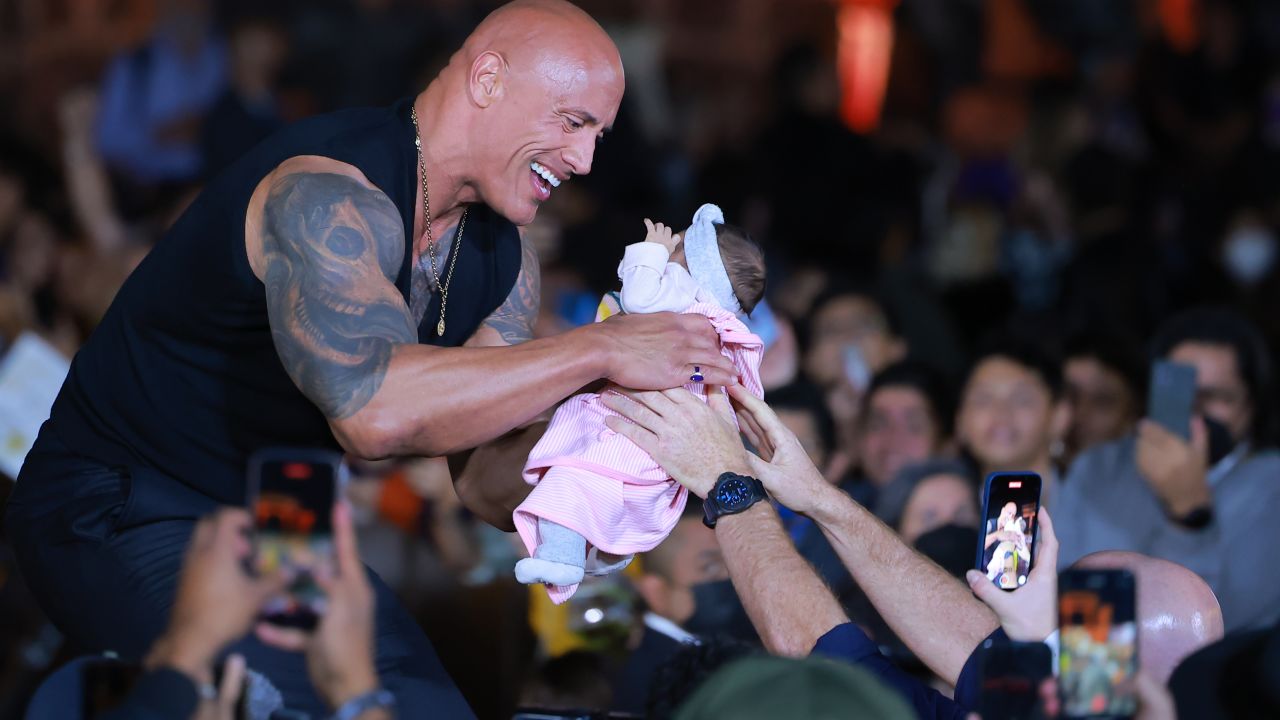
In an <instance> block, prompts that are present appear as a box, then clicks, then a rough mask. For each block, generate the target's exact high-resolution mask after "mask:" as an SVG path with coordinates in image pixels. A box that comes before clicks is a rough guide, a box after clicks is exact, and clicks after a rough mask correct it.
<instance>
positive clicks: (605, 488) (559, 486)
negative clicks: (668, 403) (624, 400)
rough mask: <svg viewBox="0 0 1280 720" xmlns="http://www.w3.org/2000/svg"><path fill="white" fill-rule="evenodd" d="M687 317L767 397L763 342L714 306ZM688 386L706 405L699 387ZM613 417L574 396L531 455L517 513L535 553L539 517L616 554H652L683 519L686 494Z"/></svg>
mask: <svg viewBox="0 0 1280 720" xmlns="http://www.w3.org/2000/svg"><path fill="white" fill-rule="evenodd" d="M685 312H686V313H698V314H701V315H705V316H706V317H707V319H708V320H710V321H711V325H712V326H713V327H714V328H715V329H716V332H718V333H719V334H720V345H721V350H720V351H721V352H722V353H723V354H724V356H725V357H727V358H730V359H731V360H733V363H734V365H735V366H736V367H737V368H738V373H739V382H741V383H742V384H743V386H744V387H746V388H747V390H749V391H750V392H752V393H754V394H755V395H756V396H757V397H763V396H764V390H763V389H762V388H761V385H760V358H761V355H762V354H763V352H764V348H763V344H762V343H761V341H760V338H759V337H757V336H756V335H753V334H752V333H751V332H750V331H749V330H747V327H746V325H744V324H743V323H742V321H741V320H739V319H738V318H737V317H736V316H734V314H733V313H731V312H729V311H727V310H724V309H722V308H720V307H718V306H716V305H713V304H710V303H697V304H694V305H692V306H690V307H689V308H688V309H687V310H686V311H685ZM685 388H686V389H687V390H688V391H689V392H691V393H694V394H695V395H697V396H699V397H701V398H702V399H703V400H704V401H705V400H706V388H705V387H704V386H703V385H702V384H701V383H690V384H688V385H685ZM605 392H610V391H609V390H605ZM609 415H616V413H614V412H613V411H612V410H610V409H609V408H607V407H605V406H604V404H603V403H602V402H601V401H600V395H599V394H596V393H583V394H581V395H575V396H574V397H572V398H569V399H568V400H566V401H565V402H564V404H563V405H561V406H560V407H559V408H558V409H557V410H556V413H555V417H553V418H552V419H551V424H550V425H549V426H548V427H547V432H546V434H545V435H543V436H542V439H541V440H539V441H538V444H537V445H536V446H534V448H533V450H532V452H530V453H529V460H528V462H527V463H526V464H525V467H524V478H525V481H526V482H528V483H529V484H531V485H533V486H534V488H533V490H532V492H530V493H529V496H528V497H527V498H525V500H524V502H523V503H521V504H520V506H519V507H517V508H516V510H515V514H514V520H515V525H516V530H517V531H518V532H519V533H520V539H521V540H523V541H524V545H525V548H526V549H528V551H529V554H530V555H533V551H534V549H535V548H537V546H538V518H540V517H541V518H546V519H548V520H550V521H552V522H555V523H558V524H560V525H563V526H565V527H567V528H569V529H571V530H574V531H576V532H578V533H580V534H581V535H582V536H583V537H585V538H586V539H587V543H588V544H589V546H595V547H597V548H599V549H600V550H601V551H603V552H607V553H612V554H614V555H631V554H634V553H638V552H645V551H648V550H652V549H653V548H654V547H655V546H657V544H658V543H660V542H662V540H663V539H664V538H665V537H666V536H667V534H668V533H670V532H671V529H672V528H673V527H675V524H676V521H678V520H679V519H680V514H681V513H682V512H683V511H684V504H685V501H686V499H687V496H688V491H687V490H685V489H684V488H683V487H681V486H680V485H679V484H678V483H676V482H675V481H674V480H672V479H671V477H670V476H669V475H667V473H666V471H665V470H663V469H662V468H661V467H660V466H659V465H658V463H657V462H655V461H654V459H653V458H652V457H650V456H649V454H648V453H646V452H645V451H643V450H641V449H640V448H639V447H638V446H637V445H636V444H635V443H633V442H631V441H630V440H628V439H627V438H625V437H623V436H621V435H619V434H617V433H615V432H613V431H612V430H610V429H609V428H608V427H607V426H606V425H605V422H604V420H605V418H606V417H608V416H609ZM577 588H578V586H577V585H569V586H548V587H547V591H548V593H549V594H550V595H551V599H552V600H553V601H555V602H556V603H557V604H559V603H562V602H564V601H565V600H568V599H569V598H570V597H571V596H572V595H573V593H574V592H575V591H576V590H577Z"/></svg>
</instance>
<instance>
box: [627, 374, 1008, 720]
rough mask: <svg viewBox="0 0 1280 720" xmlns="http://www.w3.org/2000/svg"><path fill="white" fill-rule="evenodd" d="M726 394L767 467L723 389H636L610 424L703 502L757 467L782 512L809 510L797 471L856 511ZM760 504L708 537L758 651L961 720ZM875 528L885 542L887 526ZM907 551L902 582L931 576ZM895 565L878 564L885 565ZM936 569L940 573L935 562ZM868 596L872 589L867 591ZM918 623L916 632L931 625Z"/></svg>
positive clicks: (779, 433) (778, 429)
mask: <svg viewBox="0 0 1280 720" xmlns="http://www.w3.org/2000/svg"><path fill="white" fill-rule="evenodd" d="M730 392H731V393H733V397H734V400H736V401H737V402H738V403H740V404H741V410H740V413H739V417H742V418H743V423H744V427H750V426H755V427H756V428H761V427H763V428H764V429H763V430H760V431H756V430H753V431H752V432H751V440H752V444H753V445H754V446H755V447H756V448H758V449H760V450H761V452H763V453H764V455H765V457H770V458H771V462H769V463H766V462H765V461H762V460H761V459H760V458H758V457H756V456H754V455H751V454H749V453H745V452H744V449H743V447H742V442H741V440H740V439H739V437H738V434H737V431H736V429H735V427H734V425H733V424H732V422H731V421H730V420H729V418H730V417H732V416H731V414H730V412H729V408H728V404H729V403H728V399H727V398H726V397H725V396H724V394H723V393H715V394H714V395H713V397H712V399H711V400H710V401H709V402H708V403H706V404H703V403H698V405H699V406H700V407H694V406H693V404H692V397H689V396H688V393H685V392H684V391H683V390H682V389H676V390H671V391H666V392H662V393H655V392H647V393H633V394H631V395H630V396H629V397H630V398H631V401H628V400H623V399H619V398H617V397H610V398H609V399H608V400H606V403H607V404H608V405H609V406H610V407H611V408H613V409H614V410H616V411H617V412H619V413H620V414H622V415H623V416H624V417H626V418H628V419H629V420H631V422H627V421H626V420H623V419H620V418H612V419H610V421H609V425H610V427H611V428H612V429H614V430H615V431H617V432H619V433H622V434H624V435H626V436H627V437H629V438H631V439H632V440H633V441H635V442H637V443H638V444H640V445H641V447H644V448H645V449H646V450H647V451H648V452H650V454H653V455H654V458H655V459H656V460H658V461H659V462H660V463H661V464H662V466H663V467H664V468H665V469H666V470H667V471H668V472H669V473H671V476H672V477H674V478H675V479H676V480H677V481H679V482H681V483H682V484H684V485H685V486H686V487H688V488H689V491H690V492H692V493H694V494H696V495H699V496H702V497H707V496H708V494H710V493H711V492H712V491H713V488H714V486H716V485H717V484H718V483H719V482H720V481H719V480H717V478H718V477H719V476H720V474H721V473H722V472H726V471H727V472H729V473H737V474H739V475H744V474H746V473H747V472H749V471H750V467H751V466H755V468H756V472H757V473H759V474H760V475H762V476H768V478H769V479H768V480H766V482H767V483H768V484H769V486H770V488H771V490H772V492H773V494H774V495H775V496H776V497H777V498H778V500H779V501H781V502H783V503H786V504H788V505H789V506H793V507H804V508H805V510H806V511H810V510H811V506H809V505H806V504H804V503H803V497H804V496H803V495H802V494H792V493H787V492H783V490H784V489H785V486H786V484H787V482H788V480H786V479H784V477H785V476H787V475H789V474H791V473H792V472H798V473H800V474H802V475H803V476H804V480H803V484H804V485H806V486H807V488H808V489H809V491H811V492H819V493H821V492H825V493H827V494H828V495H829V496H832V499H833V502H835V501H834V498H839V502H843V503H847V504H848V505H849V506H852V507H854V508H857V509H859V510H861V507H860V506H858V505H857V504H856V503H854V502H853V501H852V500H851V499H849V498H848V496H846V495H845V494H844V493H841V492H839V491H838V490H836V489H834V488H832V487H831V485H830V484H829V483H827V482H825V481H824V480H822V478H821V476H820V475H819V474H818V472H817V468H816V467H814V466H813V464H812V463H811V462H809V460H808V458H806V457H805V456H804V452H803V450H802V449H801V448H800V444H799V442H798V441H797V439H796V437H795V436H794V435H792V434H791V433H790V432H788V431H787V430H786V428H785V427H783V426H782V424H781V423H780V422H778V419H777V416H776V415H774V414H773V413H772V412H771V411H769V409H768V406H766V405H765V404H764V403H763V402H762V401H760V400H758V399H756V398H755V397H754V396H753V397H751V398H750V399H747V398H746V397H745V395H747V394H749V393H743V392H741V388H737V387H736V386H735V387H734V388H733V389H731V390H730ZM717 396H718V397H717ZM693 438H698V440H697V442H696V443H695V442H692V439H693ZM761 471H768V473H765V472H761ZM819 488H820V490H819ZM763 499H764V494H763V493H762V492H761V493H759V494H757V495H755V500H756V502H754V503H753V504H751V505H750V507H748V508H747V509H745V510H741V511H739V512H737V513H732V514H726V515H724V516H723V517H720V518H718V519H717V520H716V521H715V534H716V538H717V539H718V540H719V542H720V545H721V547H722V549H723V552H724V558H725V564H726V566H727V567H728V569H729V575H730V577H731V578H732V580H733V585H734V587H735V588H736V589H737V591H738V595H739V597H741V598H742V602H743V605H744V607H745V608H746V610H747V614H748V615H749V616H750V618H751V621H752V623H753V624H754V625H755V627H756V629H757V630H758V631H759V632H760V637H761V639H762V640H763V641H764V645H765V648H766V649H768V650H769V651H770V652H773V653H775V654H778V655H785V656H792V657H800V656H804V655H808V654H810V653H815V654H822V655H834V656H837V657H839V658H842V659H845V660H847V661H849V662H852V663H855V664H858V665H860V666H862V667H863V668H865V669H866V670H869V671H870V672H871V673H872V674H874V675H875V676H876V677H877V678H878V679H880V680H881V681H882V682H884V683H886V684H889V685H891V686H892V687H893V688H894V689H896V690H897V691H899V692H900V693H902V694H903V695H904V696H906V697H907V698H908V699H909V700H910V702H911V703H912V705H913V706H914V707H915V708H916V710H917V712H919V713H920V714H921V716H923V717H936V718H954V719H956V720H959V718H962V717H964V709H963V708H961V707H960V706H958V705H957V704H956V703H954V702H952V701H951V700H949V699H948V698H946V697H943V696H942V695H940V694H939V693H938V692H937V691H936V690H933V689H932V688H929V687H928V686H927V685H924V684H923V683H922V682H920V681H919V680H916V679H914V678H911V677H909V676H907V675H906V674H905V673H903V672H902V671H901V670H899V669H898V668H896V667H895V666H894V665H893V664H892V663H891V662H889V660H888V659H887V658H886V657H884V656H883V655H882V654H881V653H880V651H879V649H878V648H877V647H876V646H875V644H874V643H872V642H871V640H870V639H869V638H868V637H867V636H866V635H865V634H863V632H862V631H861V630H860V629H858V628H857V627H856V626H855V625H854V624H853V623H851V622H849V618H848V617H847V616H846V615H845V613H844V611H843V610H842V609H841V608H840V605H839V603H838V602H837V601H836V598H835V596H834V595H832V593H831V590H830V589H828V588H827V586H826V585H825V584H824V583H823V582H822V580H821V578H819V577H818V574H817V573H816V572H814V570H813V568H812V567H811V566H809V564H808V563H806V562H805V561H804V560H803V559H802V558H801V557H800V555H799V553H797V552H796V551H795V549H794V548H792V547H791V543H790V542H788V540H787V535H786V532H785V531H784V529H783V526H782V524H781V522H780V521H779V519H778V516H777V514H776V513H775V512H774V510H773V509H772V507H771V506H770V505H769V504H768V503H766V502H759V501H760V500H763ZM793 503H794V504H793ZM863 512H864V513H865V511H863ZM872 522H874V520H873V521H872ZM876 524H877V525H879V523H876ZM879 527H880V529H881V530H883V531H884V532H885V533H886V534H887V535H889V536H890V537H891V538H892V533H891V532H889V531H888V529H887V528H884V526H883V525H880V526H879ZM842 540H843V539H842ZM891 544H892V545H895V546H898V547H902V548H903V549H906V548H905V546H902V545H901V543H900V542H899V541H897V540H896V539H893V540H891ZM837 547H840V545H839V544H837ZM881 547H882V546H881V545H878V544H873V545H870V546H868V547H866V548H862V547H860V548H859V550H858V552H859V553H866V554H870V555H876V556H877V558H878V559H880V556H879V555H878V553H877V551H878V550H880V549H881ZM906 552H907V553H910V555H911V557H913V558H915V559H916V561H917V562H916V563H914V564H913V565H907V564H899V565H898V566H897V568H896V569H895V572H897V573H901V574H904V575H905V576H908V577H909V576H911V575H912V573H914V572H915V571H917V570H918V571H921V572H922V578H921V579H923V577H924V576H927V575H928V574H930V573H931V572H932V571H930V570H929V567H930V565H931V564H930V563H929V562H928V561H927V560H924V559H923V558H920V557H919V556H918V555H916V554H915V553H914V552H912V551H911V550H909V549H906ZM893 559H895V558H883V560H886V561H890V562H892V560H893ZM933 570H936V571H937V572H938V573H941V571H940V570H937V568H936V566H934V567H933ZM942 577H943V578H945V579H946V580H947V582H949V583H951V586H952V588H959V583H958V582H957V581H955V580H953V579H951V578H949V577H947V576H946V575H945V573H943V574H942ZM913 585H914V583H913ZM907 587H908V586H906V585H901V586H900V587H898V588H884V589H883V590H885V591H887V592H889V593H891V594H893V595H895V596H897V597H900V598H901V597H903V596H905V597H906V598H907V599H908V600H910V599H911V597H912V596H913V595H914V594H915V593H912V592H910V591H907V590H906V588H907ZM959 589H962V588H959ZM900 591H905V592H900ZM868 593H869V594H871V593H872V590H871V589H870V588H868ZM957 597H960V598H963V599H964V600H965V602H966V603H967V604H970V605H971V606H973V604H976V607H978V608H979V609H981V607H982V606H981V603H978V602H977V601H972V603H970V602H969V601H971V600H972V598H971V597H969V595H968V591H967V590H964V591H963V592H962V593H961V594H959V595H957ZM945 615H946V613H940V612H936V609H935V611H934V612H933V614H932V615H931V617H933V618H935V619H936V618H939V617H944V616H945ZM919 624H920V625H921V626H922V627H923V626H924V625H929V624H930V623H919ZM931 629H932V630H938V629H939V628H937V627H934V628H931ZM926 632H927V631H926ZM691 702H694V701H692V700H691ZM721 709H726V708H721ZM677 717H680V716H679V715H678V716H677Z"/></svg>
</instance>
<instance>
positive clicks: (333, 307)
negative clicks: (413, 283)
mask: <svg viewBox="0 0 1280 720" xmlns="http://www.w3.org/2000/svg"><path fill="white" fill-rule="evenodd" d="M263 214H264V223H263V227H264V230H263V234H264V236H263V250H264V255H265V259H266V272H265V273H264V276H263V282H264V284H265V285H266V295H267V316H268V318H269V320H270V322H271V335H272V338H273V339H274V340H275V345H276V351H277V352H278V353H279V355H280V360H281V362H282V363H283V364H284V368H285V370H286V371H287V372H288V373H289V377H291V378H293V382H294V383H295V384H296V385H297V386H298V388H299V389H300V390H301V391H302V392H303V394H304V395H306V396H307V397H308V398H310V399H311V401H312V402H314V403H315V404H316V405H317V406H318V407H319V408H320V410H321V411H322V412H324V414H325V416H326V417H328V418H330V419H342V418H346V417H349V416H351V415H354V414H355V413H356V412H358V411H359V410H360V409H361V408H363V407H364V406H365V405H366V404H367V403H368V402H369V400H370V399H371V398H372V397H373V396H374V394H376V393H377V392H378V388H379V387H380V386H381V385H382V380H383V377H384V376H385V375H386V372H387V366H388V364H389V363H390V362H391V353H392V350H393V349H394V348H395V346H397V345H400V344H404V343H412V342H414V341H415V339H416V334H415V332H414V327H413V323H412V322H411V320H410V318H409V309H408V307H406V305H405V303H404V299H403V297H402V296H401V295H400V292H399V291H398V290H397V289H396V287H395V277H396V273H397V272H398V271H399V269H400V263H401V262H402V261H403V259H404V243H405V238H404V227H403V225H402V221H401V218H400V213H399V211H397V209H396V207H395V205H394V204H392V202H391V200H390V199H389V198H388V197H387V196H386V195H385V194H384V193H382V192H380V191H379V190H377V189H375V188H371V187H369V186H367V185H364V184H362V183H360V182H359V181H357V180H355V179H353V178H350V177H347V176H345V175H337V174H330V173H297V174H293V175H288V176H286V177H284V178H282V179H280V180H279V181H278V182H276V184H275V185H274V186H273V187H272V188H271V192H270V194H269V196H268V197H267V202H266V206H265V208H264V211H263Z"/></svg>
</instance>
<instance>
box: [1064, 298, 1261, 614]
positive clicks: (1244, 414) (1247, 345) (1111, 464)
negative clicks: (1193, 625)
mask: <svg viewBox="0 0 1280 720" xmlns="http://www.w3.org/2000/svg"><path fill="white" fill-rule="evenodd" d="M1152 351H1153V356H1154V357H1155V358H1164V359H1168V360H1172V361H1175V362H1181V363H1187V364H1190V365H1194V366H1195V368H1196V383H1197V388H1198V392H1197V400H1196V406H1195V417H1194V419H1193V421H1192V423H1191V439H1190V440H1189V441H1187V440H1183V439H1182V438H1181V437H1179V436H1178V435H1175V434H1174V433H1172V432H1170V431H1168V430H1167V429H1165V428H1163V427H1161V426H1160V425H1158V424H1156V423H1155V422H1153V421H1151V420H1143V421H1142V422H1141V423H1140V424H1139V427H1138V432H1137V434H1136V436H1133V437H1129V438H1126V439H1124V440H1121V441H1119V442H1115V443H1111V444H1108V445H1103V446H1101V447H1098V448H1095V449H1094V450H1092V451H1089V452H1087V453H1085V454H1084V455H1083V456H1081V457H1080V459H1079V460H1077V461H1076V463H1075V464H1074V465H1073V466H1072V468H1071V472H1070V474H1069V475H1068V478H1067V481H1066V484H1065V488H1064V490H1063V493H1062V496H1061V498H1060V500H1061V504H1059V505H1055V506H1054V510H1055V511H1056V512H1055V514H1056V515H1057V516H1058V518H1059V522H1058V533H1059V535H1060V537H1061V539H1062V555H1061V556H1060V558H1059V560H1060V562H1061V563H1062V564H1064V565H1066V564H1070V563H1072V562H1074V561H1076V560H1077V559H1079V558H1081V557H1083V556H1084V555H1086V554H1088V553H1091V552H1096V551H1099V550H1130V551H1133V552H1141V553H1144V554H1148V555H1152V556H1154V557H1158V558H1164V559H1166V560H1172V561H1174V562H1178V563H1181V564H1183V565H1185V566H1187V567H1188V568H1190V569H1191V570H1192V571H1193V572H1195V573H1196V574H1198V575H1199V576H1200V577H1202V578H1204V579H1205V581H1207V582H1208V583H1209V586H1210V587H1212V588H1213V590H1214V593H1215V594H1217V596H1218V597H1219V598H1220V599H1221V601H1222V611H1223V617H1224V619H1225V621H1226V627H1227V631H1228V632H1230V631H1233V630H1239V629H1243V628H1255V627H1263V626H1266V625H1268V624H1270V623H1272V622H1274V621H1275V620H1276V619H1277V618H1278V617H1280V575H1277V574H1276V573H1270V572H1265V571H1262V569H1263V568H1266V567H1268V566H1269V563H1270V553H1271V552H1273V549H1274V548H1276V547H1280V523H1276V521H1275V517H1276V512H1277V509H1278V508H1280V483H1277V482H1275V478H1276V477H1277V476H1280V453H1276V452H1275V451H1274V450H1272V449H1271V445H1270V436H1269V432H1270V422H1271V412H1270V407H1269V405H1270V401H1271V394H1270V387H1271V385H1270V374H1271V368H1272V365H1271V357H1270V354H1269V353H1268V351H1267V348H1266V345H1265V343H1264V342H1263V340H1262V338H1261V337H1260V336H1259V334H1258V332H1257V330H1256V329H1254V328H1253V326H1252V325H1250V324H1249V323H1248V321H1246V320H1244V319H1243V318H1241V317H1240V316H1238V315H1236V314H1235V313H1233V312H1231V311H1227V310H1220V309H1210V308H1200V309H1195V310H1190V311H1188V312H1186V313H1184V314H1182V315H1178V316H1176V317H1174V318H1172V319H1170V320H1169V321H1168V322H1166V323H1165V325H1164V326H1163V327H1162V328H1161V329H1160V331H1159V332H1158V333H1157V334H1156V338H1155V340H1154V342H1153V344H1152Z"/></svg>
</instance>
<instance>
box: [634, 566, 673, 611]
mask: <svg viewBox="0 0 1280 720" xmlns="http://www.w3.org/2000/svg"><path fill="white" fill-rule="evenodd" d="M668 590H669V588H668V587H667V581H666V580H664V579H663V578H662V576H660V575H653V574H650V573H646V574H645V575H641V576H640V579H639V580H636V592H638V593H640V598H641V599H642V600H644V604H645V605H646V606H647V607H648V608H649V610H651V611H652V612H654V613H656V614H658V615H663V616H665V615H666V614H667V612H669V611H670V608H669V607H668V605H670V603H669V602H667V594H668Z"/></svg>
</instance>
